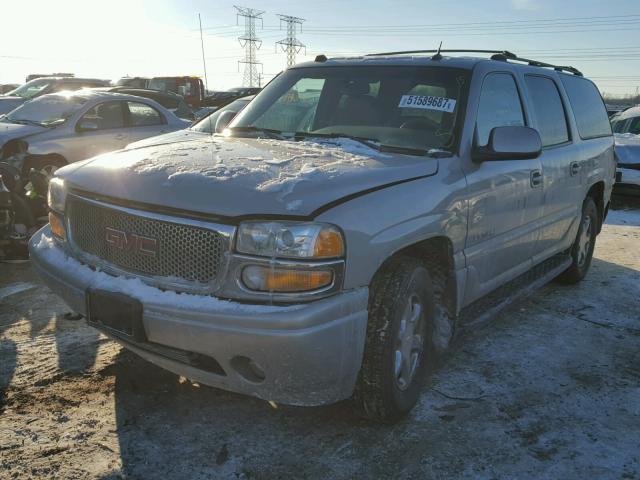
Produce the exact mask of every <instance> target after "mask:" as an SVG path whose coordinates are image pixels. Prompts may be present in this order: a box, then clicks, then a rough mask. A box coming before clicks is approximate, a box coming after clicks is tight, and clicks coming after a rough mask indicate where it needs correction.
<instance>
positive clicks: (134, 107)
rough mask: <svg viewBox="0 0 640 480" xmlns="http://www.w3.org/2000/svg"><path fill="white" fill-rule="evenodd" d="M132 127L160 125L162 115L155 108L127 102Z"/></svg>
mask: <svg viewBox="0 0 640 480" xmlns="http://www.w3.org/2000/svg"><path fill="white" fill-rule="evenodd" d="M127 105H128V107H129V118H130V123H131V126H132V127H150V126H153V125H162V124H163V123H164V122H163V120H162V115H160V112H158V111H157V110H156V109H155V108H153V107H151V106H149V105H146V104H144V103H138V102H127Z"/></svg>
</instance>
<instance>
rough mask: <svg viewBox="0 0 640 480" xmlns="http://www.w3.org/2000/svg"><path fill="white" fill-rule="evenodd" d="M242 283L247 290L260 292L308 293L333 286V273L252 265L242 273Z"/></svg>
mask: <svg viewBox="0 0 640 480" xmlns="http://www.w3.org/2000/svg"><path fill="white" fill-rule="evenodd" d="M242 281H243V282H244V284H245V286H246V287H247V288H249V289H250V290H255V291H258V292H279V293H294V292H307V291H311V290H318V289H320V288H323V287H326V286H328V285H331V282H333V272H331V271H329V270H298V269H295V270H294V269H284V268H271V267H261V266H257V265H252V266H249V267H246V268H245V269H244V270H243V271H242Z"/></svg>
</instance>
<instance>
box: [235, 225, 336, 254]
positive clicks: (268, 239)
mask: <svg viewBox="0 0 640 480" xmlns="http://www.w3.org/2000/svg"><path fill="white" fill-rule="evenodd" d="M236 249H237V251H238V252H240V253H246V254H249V255H259V256H262V257H279V258H306V259H314V258H322V259H326V258H339V257H342V256H344V241H343V239H342V234H341V233H340V231H339V230H338V229H337V228H336V227H334V226H332V225H327V224H325V223H302V222H244V223H241V224H240V227H239V228H238V240H237V243H236Z"/></svg>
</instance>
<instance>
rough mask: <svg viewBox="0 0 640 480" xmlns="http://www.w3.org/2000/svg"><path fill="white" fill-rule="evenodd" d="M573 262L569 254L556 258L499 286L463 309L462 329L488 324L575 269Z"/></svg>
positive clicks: (460, 324) (460, 320)
mask: <svg viewBox="0 0 640 480" xmlns="http://www.w3.org/2000/svg"><path fill="white" fill-rule="evenodd" d="M571 262H572V259H571V256H570V255H569V254H568V253H562V254H559V255H555V256H553V257H551V258H550V259H548V260H545V261H544V262H542V263H540V264H538V265H536V266H535V267H533V268H532V269H531V270H529V271H528V272H525V273H523V274H522V275H520V276H519V277H517V278H515V279H514V280H511V281H510V282H508V283H506V284H504V285H503V286H501V287H498V288H497V289H495V290H494V291H493V292H491V293H489V294H488V295H486V296H485V297H483V298H480V299H478V300H476V301H475V302H473V303H472V304H470V305H468V306H466V307H464V308H463V309H462V311H461V312H460V315H459V316H458V325H459V327H460V328H462V329H466V328H470V327H477V326H479V325H481V324H484V323H487V322H488V321H489V320H491V319H492V318H493V317H495V316H496V315H497V314H498V313H500V312H501V311H502V310H503V309H504V308H506V307H508V306H509V305H512V304H513V303H515V302H517V301H518V300H520V299H522V298H523V297H524V296H525V295H529V294H531V293H532V292H534V291H535V290H537V289H538V288H540V287H542V286H543V285H545V284H547V283H549V282H550V281H551V280H553V279H554V278H556V277H557V276H558V275H560V274H561V273H562V272H564V271H565V270H566V269H567V268H569V267H570V266H571Z"/></svg>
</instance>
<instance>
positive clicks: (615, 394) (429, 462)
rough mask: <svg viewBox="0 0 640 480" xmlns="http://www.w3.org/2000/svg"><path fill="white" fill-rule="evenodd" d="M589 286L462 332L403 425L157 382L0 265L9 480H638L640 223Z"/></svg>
mask: <svg viewBox="0 0 640 480" xmlns="http://www.w3.org/2000/svg"><path fill="white" fill-rule="evenodd" d="M607 223H608V224H607V225H606V226H605V229H604V231H603V233H602V235H601V236H600V237H599V238H598V245H597V248H596V254H595V256H596V258H595V259H594V262H593V265H592V270H591V272H590V274H589V276H588V277H587V279H586V280H585V281H584V282H583V283H582V284H580V285H577V286H562V285H557V284H550V285H548V286H546V287H544V288H542V289H541V290H539V291H538V292H536V293H535V294H534V295H533V296H531V298H529V299H527V300H526V301H523V302H520V303H518V304H516V305H513V306H512V307H510V308H509V309H507V310H505V311H504V312H503V313H502V314H501V315H499V316H498V317H497V318H495V319H494V320H493V321H491V322H490V323H489V324H485V325H483V326H482V327H479V328H476V329H474V330H473V331H467V332H465V333H464V334H463V335H462V337H461V338H460V340H459V341H458V342H457V345H456V347H455V348H454V351H453V352H452V354H451V355H450V357H449V358H448V359H446V361H445V363H444V365H443V366H442V368H441V369H440V370H439V372H438V374H437V375H435V377H434V378H433V379H432V382H431V384H430V385H431V388H428V389H425V391H424V392H423V395H422V398H421V401H420V403H419V405H418V406H417V408H416V409H415V410H414V412H413V413H412V414H411V416H409V417H408V418H407V419H406V420H403V421H402V422H400V423H397V424H394V425H376V424H369V423H367V422H365V421H363V420H359V419H357V418H355V417H354V416H353V415H352V412H351V410H350V408H349V405H348V403H344V404H338V405H333V406H330V407H323V408H313V409H304V408H292V407H285V406H279V407H278V408H275V409H274V408H272V407H271V406H269V404H267V403H265V402H263V401H259V400H256V399H253V398H248V397H244V396H240V395H236V394H231V393H227V392H224V391H219V390H215V389H212V388H207V387H199V386H197V385H193V384H191V383H190V382H188V381H186V380H184V379H179V378H178V377H176V376H175V375H173V374H170V373H167V372H164V371H163V370H161V369H159V368H157V367H154V366H153V365H151V364H149V363H147V362H145V361H143V360H141V359H139V358H137V357H136V356H135V355H132V354H130V353H128V352H126V351H123V350H121V348H120V347H119V346H117V345H116V344H115V343H113V342H111V341H109V340H107V339H106V338H105V337H103V336H101V335H99V334H98V333H97V332H96V331H95V330H93V329H91V328H89V327H87V326H86V325H85V323H84V321H83V320H80V321H78V320H71V319H67V318H65V317H64V313H65V312H66V309H65V306H64V305H63V304H62V303H61V302H60V301H59V300H58V299H57V298H56V297H55V296H54V295H53V294H52V293H51V292H50V291H49V290H47V288H45V287H43V286H42V285H41V284H40V283H39V282H38V280H37V277H36V276H35V274H34V273H33V272H32V271H31V269H30V267H29V265H28V264H27V265H2V264H0V478H32V477H38V478H40V477H46V478H54V477H58V478H65V479H66V478H102V479H110V478H123V477H124V478H157V477H163V478H167V479H169V478H193V479H200V478H207V479H209V478H251V479H262V478H264V479H273V478H283V479H285V478H332V479H343V478H344V479H346V478H375V477H377V478H416V479H418V478H420V479H423V478H452V477H474V478H487V479H489V478H520V479H523V478H536V479H539V478H576V479H584V478H594V477H595V478H616V479H620V478H629V479H632V478H634V479H635V478H640V320H639V318H640V301H639V300H638V299H639V298H640V253H639V250H638V247H639V245H640V210H638V205H635V210H628V211H614V212H612V215H611V216H610V218H609V220H608V222H607Z"/></svg>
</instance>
